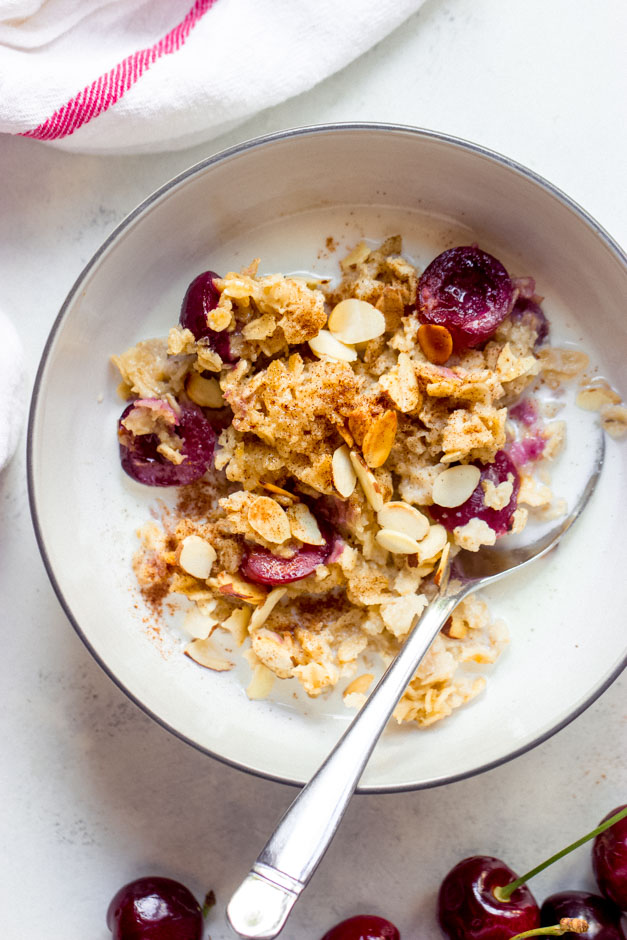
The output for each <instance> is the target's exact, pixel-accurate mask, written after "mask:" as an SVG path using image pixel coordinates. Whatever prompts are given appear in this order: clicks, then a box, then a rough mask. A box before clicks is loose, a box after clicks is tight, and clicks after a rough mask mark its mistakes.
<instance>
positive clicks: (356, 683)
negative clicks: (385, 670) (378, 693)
mask: <svg viewBox="0 0 627 940" xmlns="http://www.w3.org/2000/svg"><path fill="white" fill-rule="evenodd" d="M373 679H374V676H373V675H372V673H371V672H363V673H362V674H361V675H360V676H356V678H355V679H353V681H352V682H349V684H348V685H347V686H346V688H345V689H344V692H343V694H344V695H354V693H355V692H360V693H363V692H367V691H368V688H369V686H370V683H371V682H372V680H373Z"/></svg>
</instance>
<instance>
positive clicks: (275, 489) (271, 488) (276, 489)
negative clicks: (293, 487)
mask: <svg viewBox="0 0 627 940" xmlns="http://www.w3.org/2000/svg"><path fill="white" fill-rule="evenodd" d="M261 485H262V486H263V488H264V490H267V491H268V492H269V493H276V495H277V496H284V497H285V498H286V499H289V500H291V502H296V500H297V499H298V496H295V495H294V494H293V493H290V492H289V490H284V489H283V488H282V487H281V486H276V485H275V484H274V483H264V482H263V481H262V483H261Z"/></svg>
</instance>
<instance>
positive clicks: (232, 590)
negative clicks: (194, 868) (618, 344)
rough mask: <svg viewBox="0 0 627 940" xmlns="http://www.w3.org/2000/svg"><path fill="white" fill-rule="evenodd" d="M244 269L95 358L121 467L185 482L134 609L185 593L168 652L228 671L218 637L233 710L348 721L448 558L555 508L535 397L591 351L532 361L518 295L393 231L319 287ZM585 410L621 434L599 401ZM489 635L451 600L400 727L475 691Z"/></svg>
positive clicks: (498, 635) (496, 626)
mask: <svg viewBox="0 0 627 940" xmlns="http://www.w3.org/2000/svg"><path fill="white" fill-rule="evenodd" d="M257 264H258V263H257V262H255V263H253V264H252V265H251V266H250V267H249V268H247V269H246V270H244V271H242V272H239V273H237V272H232V273H227V274H226V275H225V276H224V277H219V276H218V275H217V274H216V273H215V272H212V271H207V272H204V273H203V274H201V275H199V277H197V278H196V279H195V280H194V281H193V282H192V284H191V285H190V287H189V289H188V291H187V294H186V296H185V299H184V301H183V305H182V308H181V314H180V317H179V323H178V325H175V326H173V327H172V328H171V330H170V332H169V335H168V336H167V337H165V338H162V339H150V340H147V341H145V342H142V343H139V344H137V346H135V347H133V348H132V349H130V350H128V351H126V352H125V353H123V354H122V355H118V356H115V357H114V358H113V361H114V363H115V365H116V366H117V368H118V370H119V372H120V374H121V378H122V381H121V385H120V392H121V394H122V396H123V397H124V398H125V399H127V400H128V399H130V403H129V404H128V405H127V407H126V408H125V410H124V412H123V414H122V416H121V418H120V422H119V438H120V451H121V459H122V466H123V468H124V470H125V471H126V472H127V473H128V474H129V475H130V476H131V477H133V478H134V479H135V480H138V481H139V482H141V483H145V484H148V485H153V486H178V487H180V490H179V499H178V504H177V507H176V509H174V510H164V512H163V518H162V520H161V524H159V525H158V524H157V523H155V522H154V521H152V522H149V523H147V524H146V526H145V527H144V528H143V529H142V531H141V532H140V538H141V547H140V549H139V551H138V553H137V555H136V558H135V562H134V568H135V573H136V576H137V579H138V582H139V584H140V586H141V588H142V590H143V591H144V592H145V594H146V596H150V595H151V592H152V594H153V595H154V594H155V592H157V593H159V596H163V594H164V593H171V594H181V595H184V596H186V597H187V598H188V599H189V601H190V602H191V603H190V607H189V610H188V612H187V614H186V617H185V623H184V627H185V630H186V631H187V633H188V634H189V636H190V639H189V642H188V644H187V646H186V647H185V652H186V653H187V655H188V656H190V657H191V658H192V659H193V660H195V661H196V662H197V663H199V664H200V665H202V666H204V667H206V668H209V669H213V670H216V671H228V670H229V669H230V668H232V666H233V663H232V661H231V660H230V659H227V658H225V657H224V655H223V654H221V653H220V651H219V649H218V646H217V644H215V643H214V639H215V636H216V631H226V632H227V633H229V634H230V635H231V636H232V637H233V638H234V640H235V642H236V644H238V645H239V646H240V647H241V648H242V654H243V655H244V656H245V658H246V660H247V661H248V663H249V665H250V667H251V673H252V678H251V682H250V685H249V687H248V690H247V691H248V694H249V696H250V697H251V698H253V699H255V698H262V697H264V696H265V695H267V694H268V692H269V690H270V688H271V686H272V682H273V681H274V680H275V679H277V678H278V679H296V680H297V681H298V682H299V683H300V684H301V685H302V687H303V688H304V689H305V690H306V692H307V693H308V694H309V695H310V696H318V695H320V694H321V693H323V692H325V690H328V689H331V688H333V687H336V686H338V687H339V688H340V690H341V691H342V693H343V698H344V701H345V703H346V705H347V706H348V707H359V706H360V705H361V704H362V703H363V701H365V698H366V696H367V693H368V691H369V689H370V688H371V684H372V682H373V678H374V671H376V666H377V662H379V663H383V664H386V663H389V662H390V661H391V660H392V658H393V657H394V655H395V654H396V653H397V651H398V649H399V648H400V645H401V644H402V643H403V640H404V639H405V637H406V636H407V634H408V632H409V630H410V629H411V626H412V624H413V623H414V621H415V619H416V617H418V616H419V615H420V614H421V613H422V611H423V610H424V608H425V607H426V606H427V604H428V603H429V601H430V600H431V599H432V598H433V597H434V596H435V594H436V593H437V590H438V588H437V584H438V583H439V580H440V578H441V577H442V571H443V569H444V568H445V566H446V565H447V563H448V561H449V560H450V559H453V558H454V556H455V554H456V553H457V552H458V551H460V550H461V549H465V550H468V551H479V550H480V549H481V547H482V546H484V545H493V544H494V543H495V541H496V540H497V538H500V537H501V536H503V535H505V534H506V533H508V532H512V531H513V532H520V531H522V530H523V529H524V527H525V525H526V524H527V521H528V519H529V518H531V517H532V516H533V514H534V513H544V514H545V517H546V516H547V514H548V513H550V512H551V511H552V512H553V513H554V514H558V513H559V512H561V511H563V505H562V504H561V503H560V502H559V500H555V499H554V497H553V493H552V491H551V488H550V484H549V483H548V482H547V478H546V475H544V478H543V479H540V477H539V475H538V471H539V470H540V469H541V468H546V466H547V464H548V463H549V462H550V461H551V460H552V459H554V458H555V456H556V455H557V454H558V453H559V451H560V450H561V448H562V447H563V445H564V439H565V425H564V422H562V421H559V420H558V421H553V422H548V423H547V422H546V421H545V420H544V418H545V416H543V414H542V409H541V407H540V405H539V404H538V402H537V400H536V398H535V396H534V389H535V387H536V386H537V384H538V383H539V382H541V381H544V382H546V383H548V384H549V386H550V387H551V388H556V387H557V386H559V385H560V384H561V383H562V382H563V381H564V380H565V379H567V378H573V377H574V376H577V375H580V374H581V372H582V371H583V370H584V369H585V368H586V366H587V358H586V357H585V356H584V354H579V355H577V354H576V353H575V352H573V351H572V350H559V349H555V348H552V347H550V346H548V345H547V338H548V323H547V320H546V317H545V315H544V313H543V311H542V308H541V298H540V297H538V296H537V295H536V293H535V284H534V282H533V280H532V279H531V278H529V277H521V278H512V277H510V275H509V274H508V273H507V271H506V270H505V268H504V267H503V266H502V265H501V264H500V262H499V261H497V260H496V259H495V258H493V257H492V256H491V255H488V254H487V253H486V252H483V251H482V250H481V249H479V248H478V247H477V246H474V245H473V246H469V247H459V248H453V249H449V251H446V252H443V254H441V255H439V256H438V258H436V259H434V261H432V262H431V264H430V265H429V266H428V267H427V269H426V270H425V271H424V272H422V273H421V272H419V271H418V270H417V269H416V268H415V267H414V266H413V265H412V264H411V263H410V262H409V261H408V260H407V259H406V258H405V257H404V256H403V254H402V244H401V239H400V237H394V238H390V239H388V240H387V241H386V242H384V243H383V244H382V245H381V246H380V247H379V248H376V249H372V248H370V247H369V246H368V245H366V243H364V242H362V243H360V244H359V245H357V246H355V247H354V248H353V250H352V251H351V252H350V254H349V255H348V256H347V257H346V258H344V259H343V260H342V261H341V262H340V270H341V276H340V277H339V278H338V279H337V281H336V282H328V283H326V284H322V283H320V282H316V281H313V280H307V279H304V278H302V277H296V276H294V277H289V276H283V275H281V274H272V275H263V276H260V275H259V274H258V273H257ZM580 398H581V400H582V405H583V406H584V407H588V408H593V407H594V408H597V409H599V410H600V411H601V415H602V420H604V421H605V423H606V425H607V426H608V429H609V430H611V431H612V432H614V431H616V429H620V426H621V422H622V424H623V425H624V423H625V418H624V408H623V407H622V405H621V404H620V399H619V398H618V397H617V396H616V393H614V392H613V390H611V389H609V387H606V386H601V385H594V384H592V385H590V386H586V387H585V388H583V389H582V391H581V392H580ZM621 409H622V410H621ZM507 642H508V636H507V629H506V627H505V625H504V624H503V623H502V622H500V621H496V622H494V621H493V620H492V618H491V616H490V613H489V611H488V608H487V606H486V604H485V603H484V602H483V601H482V600H480V599H479V598H476V597H470V598H467V599H466V600H464V601H462V603H461V604H460V605H459V607H458V608H457V610H456V611H455V612H454V614H453V615H452V618H451V619H450V620H449V622H448V623H447V625H446V627H445V628H444V629H443V630H442V632H441V634H440V635H439V637H438V638H437V639H436V641H435V643H434V644H433V646H432V647H431V649H430V651H429V653H428V654H427V656H426V657H425V659H424V661H423V662H422V663H421V665H420V667H419V669H418V670H417V672H416V674H415V676H414V678H413V679H412V681H411V683H410V684H409V686H408V688H407V690H406V692H405V694H404V696H403V698H402V700H401V701H400V703H399V705H398V706H397V708H396V710H395V717H396V719H397V720H398V721H399V722H415V723H417V724H419V725H422V726H424V725H429V724H432V723H433V722H435V721H438V720H440V719H442V718H444V717H446V716H448V715H450V714H451V712H452V711H453V710H454V709H455V708H457V707H459V706H461V705H463V704H464V703H466V702H468V701H469V700H471V699H472V698H474V697H475V696H476V695H477V694H478V693H479V692H480V691H481V689H482V688H483V687H484V685H485V679H484V678H483V677H480V676H478V675H477V674H476V670H466V669H465V668H464V667H465V665H466V664H469V663H473V664H476V663H479V664H488V663H493V662H495V660H496V659H497V658H498V656H499V654H500V653H501V651H502V650H503V648H504V647H505V645H506V644H507Z"/></svg>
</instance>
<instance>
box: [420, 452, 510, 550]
mask: <svg viewBox="0 0 627 940" xmlns="http://www.w3.org/2000/svg"><path fill="white" fill-rule="evenodd" d="M475 466H477V467H479V470H480V471H481V476H480V478H479V483H478V484H477V487H476V489H475V490H474V492H473V493H472V495H471V496H470V497H469V498H468V499H467V500H466V502H465V503H462V504H461V506H455V507H454V508H453V509H447V508H445V507H444V506H436V505H435V504H434V505H433V506H429V512H430V514H431V516H432V517H433V518H434V519H435V521H436V522H440V523H441V524H442V525H443V526H444V528H445V529H448V530H449V532H452V531H453V529H456V528H457V526H463V525H466V523H467V522H470V520H471V519H474V518H477V519H483V520H484V521H485V522H487V523H488V525H489V526H491V528H493V529H494V531H495V532H496V534H497V535H504V534H505V533H506V532H507V531H509V527H510V525H511V521H512V516H513V514H514V511H515V509H516V505H517V501H518V491H519V490H520V477H519V475H518V470H517V469H516V467H515V465H514V463H513V461H512V460H511V458H510V457H509V456H508V454H506V453H505V451H504V450H500V451H498V453H497V454H496V456H495V458H494V463H486V464H484V463H477V464H475ZM510 473H511V475H512V477H513V490H512V495H511V497H510V501H509V503H508V504H507V506H505V507H504V508H503V509H491V508H490V507H489V506H486V505H485V503H484V501H483V497H484V495H485V492H484V489H483V487H482V485H481V484H482V483H483V481H487V480H489V481H491V482H492V483H493V484H494V485H495V486H498V485H499V484H500V483H504V482H505V481H506V480H507V477H508V475H509V474H510Z"/></svg>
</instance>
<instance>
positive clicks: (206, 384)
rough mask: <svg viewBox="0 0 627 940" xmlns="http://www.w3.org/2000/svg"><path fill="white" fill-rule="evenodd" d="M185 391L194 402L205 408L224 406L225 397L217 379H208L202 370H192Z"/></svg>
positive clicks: (186, 381)
mask: <svg viewBox="0 0 627 940" xmlns="http://www.w3.org/2000/svg"><path fill="white" fill-rule="evenodd" d="M185 391H186V392H187V395H188V396H189V398H191V400H192V401H193V402H195V403H196V404H197V405H202V407H203V408H222V407H223V406H224V398H223V397H222V390H221V389H220V385H219V383H218V380H217V379H213V378H211V379H206V378H205V377H204V376H202V375H201V374H200V372H190V374H189V375H188V376H187V379H186V380H185Z"/></svg>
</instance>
